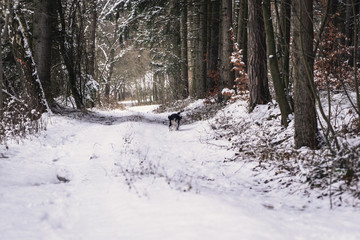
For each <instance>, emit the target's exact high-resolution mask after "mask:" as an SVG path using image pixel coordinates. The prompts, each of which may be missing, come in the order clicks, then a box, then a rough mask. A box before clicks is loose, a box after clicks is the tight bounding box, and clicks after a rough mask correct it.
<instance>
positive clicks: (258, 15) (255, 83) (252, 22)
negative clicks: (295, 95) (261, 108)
mask: <svg viewBox="0 0 360 240" xmlns="http://www.w3.org/2000/svg"><path fill="white" fill-rule="evenodd" d="M261 2H262V0H248V11H249V23H248V68H247V70H248V79H249V80H248V81H249V92H250V103H249V108H250V111H252V110H253V109H254V108H255V106H256V105H257V104H266V103H268V102H269V101H271V96H270V91H269V86H268V78H267V65H266V37H265V29H264V21H263V18H262V12H261Z"/></svg>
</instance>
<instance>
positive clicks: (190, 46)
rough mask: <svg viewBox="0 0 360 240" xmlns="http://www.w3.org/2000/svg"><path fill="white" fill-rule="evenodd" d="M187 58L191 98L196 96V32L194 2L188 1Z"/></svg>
mask: <svg viewBox="0 0 360 240" xmlns="http://www.w3.org/2000/svg"><path fill="white" fill-rule="evenodd" d="M187 4H188V5H187V58H188V61H187V62H188V90H189V96H191V97H194V96H195V88H194V81H195V80H194V77H195V76H194V68H195V59H194V53H195V48H194V47H195V45H194V44H195V39H194V34H195V30H194V27H193V20H194V5H193V0H187Z"/></svg>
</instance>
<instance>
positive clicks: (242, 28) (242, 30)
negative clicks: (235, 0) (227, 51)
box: [236, 0, 248, 65]
mask: <svg viewBox="0 0 360 240" xmlns="http://www.w3.org/2000/svg"><path fill="white" fill-rule="evenodd" d="M238 18H239V19H238V31H237V34H236V36H237V44H238V46H239V49H242V50H243V62H244V63H245V65H246V64H247V23H248V4H247V0H240V4H239V17H238Z"/></svg>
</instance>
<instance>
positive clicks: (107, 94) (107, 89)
mask: <svg viewBox="0 0 360 240" xmlns="http://www.w3.org/2000/svg"><path fill="white" fill-rule="evenodd" d="M118 22H119V21H118V19H117V18H116V19H115V28H114V33H113V41H114V44H112V47H111V50H110V56H109V62H110V65H109V74H108V76H107V78H106V81H105V96H104V97H105V101H106V103H108V104H109V103H110V84H111V80H112V77H113V74H114V65H115V62H114V59H115V49H114V48H115V42H117V41H118V40H117V39H118V28H119V23H118Z"/></svg>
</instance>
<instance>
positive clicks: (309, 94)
mask: <svg viewBox="0 0 360 240" xmlns="http://www.w3.org/2000/svg"><path fill="white" fill-rule="evenodd" d="M291 20H292V36H293V43H292V61H293V62H292V66H293V67H294V70H293V71H292V72H293V76H292V78H293V79H294V107H295V109H294V110H295V111H294V113H295V135H294V138H295V147H296V148H300V147H302V146H307V147H310V148H312V149H315V148H316V147H317V139H316V136H317V118H316V109H315V96H314V92H313V91H314V79H313V78H314V77H313V68H314V66H313V65H314V54H313V40H314V32H313V1H312V0H299V1H292V16H291Z"/></svg>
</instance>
